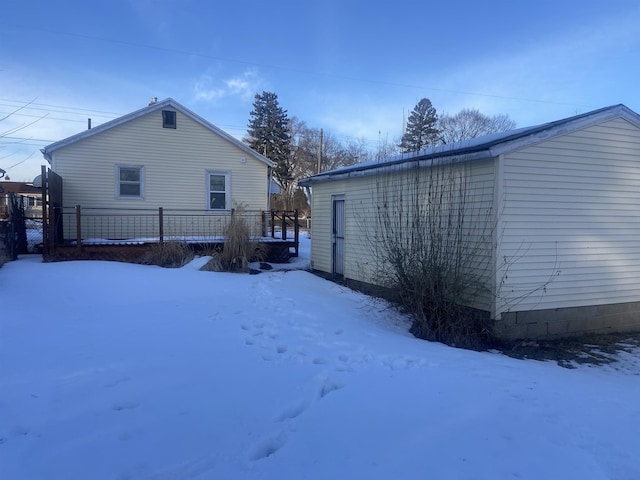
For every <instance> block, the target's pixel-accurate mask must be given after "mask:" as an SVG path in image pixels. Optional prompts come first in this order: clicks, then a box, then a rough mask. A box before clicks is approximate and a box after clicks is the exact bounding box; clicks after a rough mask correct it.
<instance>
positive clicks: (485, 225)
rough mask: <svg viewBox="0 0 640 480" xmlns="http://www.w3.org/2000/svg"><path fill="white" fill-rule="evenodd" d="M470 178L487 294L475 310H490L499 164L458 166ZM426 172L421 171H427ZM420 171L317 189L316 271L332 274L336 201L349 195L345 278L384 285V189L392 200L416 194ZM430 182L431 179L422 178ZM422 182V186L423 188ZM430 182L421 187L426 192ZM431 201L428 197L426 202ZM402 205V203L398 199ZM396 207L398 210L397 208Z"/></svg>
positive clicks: (471, 216)
mask: <svg viewBox="0 0 640 480" xmlns="http://www.w3.org/2000/svg"><path fill="white" fill-rule="evenodd" d="M451 168H455V169H456V171H457V172H459V173H461V174H463V175H465V176H466V178H467V190H468V195H469V196H468V199H467V202H468V207H467V212H469V213H468V219H467V220H468V221H469V220H471V219H473V222H468V223H469V225H470V227H471V226H473V227H474V228H470V229H469V230H468V232H467V233H469V235H470V237H469V238H472V239H473V241H472V242H470V243H471V244H473V247H472V248H473V249H474V252H473V254H474V257H475V260H474V262H475V268H476V269H477V271H476V272H475V273H477V274H478V278H479V282H480V283H481V284H482V285H483V293H482V295H480V296H476V297H475V298H473V300H472V301H471V302H470V303H472V304H473V306H475V307H478V308H482V309H483V310H487V311H490V310H491V306H492V300H493V290H492V288H493V281H492V279H493V271H492V266H493V264H494V255H493V247H492V245H493V242H494V239H493V233H494V230H495V227H494V225H493V217H492V207H493V202H494V196H495V192H494V187H495V182H494V173H495V171H494V170H495V164H494V161H493V160H492V159H490V160H483V161H476V162H463V163H460V164H458V165H456V166H455V167H451ZM425 170H426V169H425V168H422V169H421V171H425ZM416 175H417V171H416V170H415V169H410V170H402V171H395V172H388V173H382V174H373V175H367V176H360V177H353V178H349V179H347V180H345V179H342V180H334V181H326V182H318V183H315V184H314V185H313V197H312V199H313V209H312V211H313V223H312V237H311V259H312V268H313V269H315V270H319V271H321V272H326V273H331V272H332V197H333V196H335V195H344V199H345V266H344V277H345V278H346V279H350V280H356V281H358V282H364V283H367V284H373V285H380V284H381V282H382V279H383V277H382V276H381V275H380V272H381V269H384V268H386V267H385V266H384V265H382V264H381V263H380V260H379V258H378V255H377V251H376V248H377V247H376V246H375V237H376V235H378V234H379V232H378V231H377V229H378V225H377V215H378V213H377V212H378V210H377V206H378V204H379V203H380V202H381V201H382V200H381V199H380V193H381V189H390V190H389V191H390V192H392V193H391V195H390V197H388V200H389V201H390V202H393V201H394V199H393V198H391V197H393V195H395V194H396V193H398V192H406V191H410V190H409V189H412V188H415V186H416V183H415V182H416ZM422 178H426V177H422ZM419 183H420V182H418V184H419ZM425 185H426V181H425V182H424V184H423V185H420V188H424V186H425ZM425 198H426V197H425ZM396 200H397V199H396ZM392 208H394V207H392Z"/></svg>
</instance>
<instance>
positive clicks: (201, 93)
mask: <svg viewBox="0 0 640 480" xmlns="http://www.w3.org/2000/svg"><path fill="white" fill-rule="evenodd" d="M262 84H263V81H262V79H261V78H260V76H259V75H258V71H257V69H255V68H250V69H247V70H245V71H244V72H242V73H241V74H239V75H236V76H235V77H232V78H227V79H219V78H217V77H216V76H215V75H213V74H211V73H206V74H204V75H202V76H201V77H200V79H198V80H197V81H196V83H195V85H194V87H193V91H194V95H195V99H196V100H200V101H206V102H217V101H219V100H222V99H224V98H227V97H236V98H240V99H241V100H242V101H248V100H251V99H252V98H253V96H254V95H255V93H256V92H257V91H258V89H259V88H260V85H262Z"/></svg>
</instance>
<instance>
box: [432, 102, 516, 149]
mask: <svg viewBox="0 0 640 480" xmlns="http://www.w3.org/2000/svg"><path fill="white" fill-rule="evenodd" d="M514 128H516V123H515V122H514V121H513V120H511V118H509V115H494V116H493V117H490V116H488V115H485V114H483V113H481V112H480V111H479V110H477V109H472V108H464V109H462V110H460V111H459V112H458V113H456V114H455V115H446V114H445V115H441V116H440V118H439V120H438V130H439V131H440V139H441V142H442V143H444V144H451V143H455V142H460V141H462V140H468V139H470V138H476V137H481V136H483V135H489V134H491V133H499V132H504V131H507V130H513V129H514Z"/></svg>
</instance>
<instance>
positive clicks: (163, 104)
mask: <svg viewBox="0 0 640 480" xmlns="http://www.w3.org/2000/svg"><path fill="white" fill-rule="evenodd" d="M166 108H172V109H174V110H176V111H178V112H180V113H182V114H183V115H185V116H187V117H189V118H191V119H192V120H193V121H195V122H197V123H199V124H200V125H202V126H203V127H205V128H207V129H209V130H211V131H212V132H213V133H215V134H217V135H219V136H220V137H222V138H224V139H225V140H227V141H229V142H231V143H233V144H234V145H235V146H236V147H238V148H239V149H241V150H243V151H245V152H246V153H247V154H248V155H251V156H252V157H253V158H255V159H257V160H259V161H260V162H262V163H265V164H266V165H268V166H269V167H273V166H274V165H275V163H274V162H272V161H271V160H269V159H268V158H267V157H265V156H264V155H260V154H259V153H258V152H256V151H255V150H253V149H251V148H250V147H248V146H247V145H245V144H244V143H242V142H241V141H240V140H237V139H236V138H234V137H232V136H231V135H229V134H228V133H226V132H225V131H223V130H220V129H219V128H218V127H216V126H215V125H213V124H212V123H210V122H208V121H207V120H205V119H204V118H202V117H201V116H199V115H197V114H195V113H194V112H192V111H191V110H189V109H188V108H186V107H185V106H183V105H181V104H179V103H178V102H176V101H175V100H174V99H173V98H167V99H165V100H162V101H160V102H155V103H152V104H150V105H148V106H146V107H144V108H141V109H140V110H136V111H135V112H131V113H129V114H127V115H124V116H122V117H119V118H116V119H115V120H111V121H109V122H106V123H103V124H102V125H100V126H97V127H94V128H91V129H88V130H85V131H83V132H80V133H78V134H76V135H72V136H70V137H67V138H65V139H63V140H60V141H58V142H55V143H52V144H51V145H48V146H46V147H45V148H43V149H42V150H40V151H41V152H42V154H43V155H44V158H45V159H47V161H48V162H51V154H52V153H53V152H55V151H56V150H58V149H60V148H63V147H66V146H67V145H71V144H72V143H76V142H79V141H81V140H84V139H85V138H89V137H92V136H93V135H97V134H99V133H101V132H104V131H105V130H108V129H110V128H113V127H116V126H118V125H122V124H123V123H126V122H129V121H131V120H134V119H136V118H139V117H142V116H144V115H147V114H149V113H151V112H154V111H156V110H163V109H166Z"/></svg>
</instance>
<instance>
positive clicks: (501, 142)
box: [298, 104, 640, 187]
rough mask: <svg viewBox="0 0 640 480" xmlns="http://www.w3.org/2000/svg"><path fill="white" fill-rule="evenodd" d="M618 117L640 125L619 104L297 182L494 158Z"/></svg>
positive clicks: (634, 115) (637, 118)
mask: <svg viewBox="0 0 640 480" xmlns="http://www.w3.org/2000/svg"><path fill="white" fill-rule="evenodd" d="M615 118H623V119H625V120H627V121H629V122H631V123H632V124H634V125H636V126H637V127H638V128H640V115H638V114H637V113H636V112H634V111H633V110H631V109H629V108H628V107H626V106H624V105H622V104H619V105H613V106H610V107H605V108H601V109H598V110H593V111H591V112H588V113H584V114H582V115H576V116H574V117H569V118H565V119H562V120H556V121H554V122H549V123H544V124H542V125H535V126H532V127H524V128H518V129H515V130H509V131H506V132H501V133H494V134H491V135H486V136H483V137H477V138H472V139H469V140H463V141H461V142H457V143H452V144H450V145H439V146H437V147H431V148H427V149H425V150H421V151H419V152H413V153H405V154H402V155H397V156H395V157H390V158H386V159H383V160H378V161H373V162H364V163H358V164H355V165H351V166H348V167H342V168H339V169H336V170H331V171H328V172H323V173H319V174H317V175H314V176H312V177H308V178H305V179H302V180H300V181H299V182H298V185H300V186H303V187H308V186H311V185H312V184H314V183H318V182H323V181H329V180H338V179H344V178H348V177H355V176H362V175H367V174H369V173H375V172H376V171H377V170H380V169H383V168H389V167H393V166H396V165H402V164H409V163H413V162H420V161H424V160H437V159H450V158H451V157H460V161H468V160H474V159H483V158H493V157H497V156H498V155H502V154H504V153H509V152H512V151H515V150H519V149H521V148H524V147H528V146H530V145H534V144H536V143H539V142H543V141H545V140H549V139H551V138H554V137H557V136H560V135H565V134H567V133H571V132H574V131H576V130H580V129H582V128H586V127H589V126H592V125H596V124H598V123H602V122H604V121H608V120H613V119H615Z"/></svg>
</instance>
